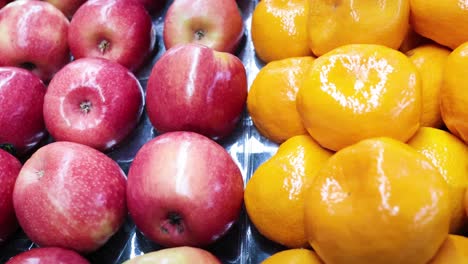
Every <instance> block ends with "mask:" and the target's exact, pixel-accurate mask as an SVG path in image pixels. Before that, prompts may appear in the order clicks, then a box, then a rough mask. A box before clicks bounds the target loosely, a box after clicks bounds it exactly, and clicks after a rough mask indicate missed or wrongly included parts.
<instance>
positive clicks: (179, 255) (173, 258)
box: [123, 247, 221, 264]
mask: <svg viewBox="0 0 468 264" xmlns="http://www.w3.org/2000/svg"><path fill="white" fill-rule="evenodd" d="M149 263H151V264H221V262H220V261H219V260H218V259H217V258H216V257H215V256H213V254H211V253H210V252H208V251H206V250H203V249H200V248H194V247H174V248H166V249H161V250H158V251H154V252H150V253H146V254H144V255H141V256H137V257H135V258H132V259H130V260H127V261H126V262H124V263H123V264H149Z"/></svg>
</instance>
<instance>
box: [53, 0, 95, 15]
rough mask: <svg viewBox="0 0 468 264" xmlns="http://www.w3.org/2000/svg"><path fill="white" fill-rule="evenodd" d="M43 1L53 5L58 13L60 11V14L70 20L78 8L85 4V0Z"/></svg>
mask: <svg viewBox="0 0 468 264" xmlns="http://www.w3.org/2000/svg"><path fill="white" fill-rule="evenodd" d="M44 1H46V2H49V3H51V4H53V5H54V6H55V7H57V8H58V9H59V10H60V11H62V13H63V14H64V15H65V16H66V17H68V18H71V17H72V16H73V14H74V13H75V12H76V10H78V8H79V7H80V6H81V5H82V4H83V3H84V2H86V0H44Z"/></svg>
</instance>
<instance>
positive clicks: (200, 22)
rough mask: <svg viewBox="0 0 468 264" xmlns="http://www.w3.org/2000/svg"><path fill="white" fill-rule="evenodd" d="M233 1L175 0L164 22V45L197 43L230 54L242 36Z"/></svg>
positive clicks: (240, 18)
mask: <svg viewBox="0 0 468 264" xmlns="http://www.w3.org/2000/svg"><path fill="white" fill-rule="evenodd" d="M243 28H244V26H243V22H242V16H241V13H240V11H239V8H238V6H237V2H236V1H235V0H197V1H193V0H175V1H174V2H173V3H172V4H171V6H170V7H169V9H168V10H167V13H166V17H165V19H164V29H163V31H164V32H163V35H164V45H165V46H166V49H170V48H172V47H174V46H176V45H178V44H184V43H199V44H203V45H206V46H208V47H210V48H213V49H215V50H217V51H224V52H231V53H233V52H234V51H235V50H236V48H237V46H238V44H239V42H240V40H241V38H242V34H243V30H244V29H243Z"/></svg>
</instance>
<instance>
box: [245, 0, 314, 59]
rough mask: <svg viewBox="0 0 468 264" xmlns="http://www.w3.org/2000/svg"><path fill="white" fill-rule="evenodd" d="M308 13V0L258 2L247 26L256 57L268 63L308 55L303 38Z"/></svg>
mask: <svg viewBox="0 0 468 264" xmlns="http://www.w3.org/2000/svg"><path fill="white" fill-rule="evenodd" d="M308 14H309V1H308V0H293V1H283V0H265V1H260V2H259V3H258V4H257V5H256V6H255V10H254V12H253V14H252V26H251V28H252V31H251V32H252V33H251V34H252V41H253V44H254V47H255V53H256V54H257V56H258V57H260V59H262V60H263V61H264V62H271V61H275V60H281V59H286V58H292V57H302V56H310V55H312V52H311V51H310V49H309V44H308V37H307V34H308V33H307V17H308ZM273 44H274V45H273Z"/></svg>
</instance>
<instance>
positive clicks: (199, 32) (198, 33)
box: [194, 29, 205, 40]
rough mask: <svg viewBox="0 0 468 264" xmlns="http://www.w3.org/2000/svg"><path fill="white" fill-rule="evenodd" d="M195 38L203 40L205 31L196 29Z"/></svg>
mask: <svg viewBox="0 0 468 264" xmlns="http://www.w3.org/2000/svg"><path fill="white" fill-rule="evenodd" d="M194 35H195V40H202V39H203V38H204V37H205V31H203V30H201V29H199V30H197V31H195V34H194Z"/></svg>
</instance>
